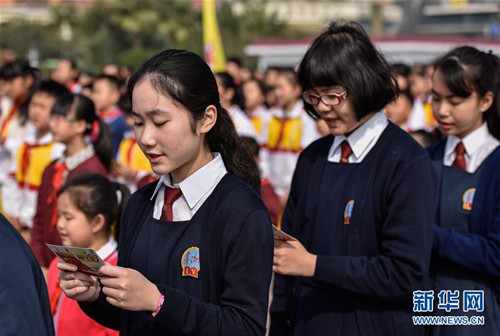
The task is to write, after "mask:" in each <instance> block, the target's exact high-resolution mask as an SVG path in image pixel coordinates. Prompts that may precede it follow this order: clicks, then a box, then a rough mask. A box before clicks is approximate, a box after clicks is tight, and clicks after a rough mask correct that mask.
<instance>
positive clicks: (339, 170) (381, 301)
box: [271, 22, 435, 336]
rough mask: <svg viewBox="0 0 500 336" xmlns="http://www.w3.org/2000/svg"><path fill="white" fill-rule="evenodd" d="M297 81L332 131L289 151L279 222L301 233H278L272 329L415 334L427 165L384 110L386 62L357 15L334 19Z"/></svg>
mask: <svg viewBox="0 0 500 336" xmlns="http://www.w3.org/2000/svg"><path fill="white" fill-rule="evenodd" d="M345 64H356V66H354V67H351V68H350V69H349V71H346V70H345ZM299 81H300V84H301V85H302V87H303V90H304V92H303V97H304V101H305V107H306V110H307V111H308V113H310V114H311V115H312V116H315V117H316V118H322V119H324V120H325V121H326V123H327V124H328V126H329V129H330V132H331V135H329V136H326V137H324V138H322V139H320V140H318V141H316V142H314V143H313V144H311V145H310V146H309V147H308V148H306V149H305V150H304V151H303V152H302V153H301V155H300V158H299V160H298V162H297V168H296V170H295V174H294V178H293V182H292V188H291V192H290V198H289V200H288V203H287V206H286V208H285V212H284V214H283V218H282V222H281V223H282V227H283V229H284V231H285V232H288V233H290V234H291V235H292V236H294V237H296V238H297V239H298V240H297V241H277V240H276V241H275V250H274V267H273V270H274V271H275V272H276V273H277V274H279V275H281V276H277V277H276V288H275V292H274V294H275V296H274V302H273V305H272V308H271V314H272V319H271V335H280V334H285V332H286V331H288V332H290V333H293V335H352V336H356V335H374V336H378V335H423V333H424V329H423V327H416V326H413V322H412V315H413V314H414V313H413V311H412V308H413V304H412V291H413V290H417V289H421V288H423V282H424V279H425V276H426V275H427V267H428V263H429V258H430V251H431V243H432V223H433V221H434V215H435V212H434V211H435V173H434V171H433V168H432V164H431V161H430V159H429V156H428V154H427V153H426V152H425V150H424V149H423V148H422V147H420V146H419V145H418V144H417V143H416V142H415V141H413V140H412V139H411V137H410V136H409V135H408V134H407V133H406V132H405V131H403V130H401V129H400V128H399V127H397V126H396V125H394V124H392V123H390V122H388V121H387V119H386V117H385V115H384V113H383V111H382V109H383V108H384V107H385V106H386V105H387V103H388V102H390V101H392V100H393V99H394V97H395V95H396V93H397V84H396V81H395V78H394V77H393V73H392V72H391V69H390V67H389V66H388V64H387V63H386V61H385V60H384V59H383V57H382V56H381V55H380V54H379V53H378V52H377V51H376V49H375V47H374V46H373V44H372V43H371V41H370V39H369V37H368V35H367V34H366V32H365V31H364V29H363V28H362V26H361V25H360V24H358V23H355V22H350V23H339V22H332V23H331V24H330V25H329V26H328V27H327V29H326V30H325V31H324V32H323V33H322V34H321V35H319V36H318V37H317V38H316V39H315V40H314V41H313V43H312V45H311V46H310V48H309V50H308V51H307V52H306V54H305V56H304V58H303V59H302V62H301V63H300V66H299ZM283 290H285V292H286V296H285V293H284V292H282V291H283Z"/></svg>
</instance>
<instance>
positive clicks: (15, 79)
mask: <svg viewBox="0 0 500 336" xmlns="http://www.w3.org/2000/svg"><path fill="white" fill-rule="evenodd" d="M0 78H2V80H3V84H2V88H3V90H4V93H5V95H6V96H7V97H8V98H10V99H11V100H12V105H11V107H10V109H9V110H8V111H2V115H1V116H0V118H1V119H0V197H1V198H2V202H1V203H2V207H3V209H10V208H11V207H12V206H13V205H12V204H11V203H10V201H11V199H10V197H9V195H11V194H12V193H13V192H15V189H16V181H15V179H14V176H12V175H10V176H9V175H8V173H9V172H12V171H13V170H14V169H15V168H14V166H15V157H16V154H17V152H18V150H19V147H20V146H21V144H22V142H23V139H24V138H25V137H26V136H27V135H28V134H29V133H33V132H34V131H33V128H32V127H31V125H30V123H29V120H28V105H29V102H30V99H31V96H32V94H33V91H34V88H35V87H36V86H37V84H38V81H39V72H38V70H37V69H34V68H32V67H31V66H30V65H29V64H28V62H26V61H22V60H16V61H12V62H9V63H6V64H5V65H4V66H3V67H2V68H1V69H0ZM16 224H17V223H16V222H14V223H13V225H16ZM17 229H19V230H20V229H21V228H20V227H19V226H17Z"/></svg>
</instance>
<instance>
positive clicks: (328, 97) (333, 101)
mask: <svg viewBox="0 0 500 336" xmlns="http://www.w3.org/2000/svg"><path fill="white" fill-rule="evenodd" d="M346 97H347V91H344V92H342V93H327V94H324V95H316V94H314V93H311V92H309V91H305V92H304V93H302V98H304V100H305V102H306V103H308V104H311V105H318V104H319V102H320V100H321V102H322V103H323V104H325V105H326V106H337V105H339V104H340V103H342V102H343V101H344V100H345V98H346Z"/></svg>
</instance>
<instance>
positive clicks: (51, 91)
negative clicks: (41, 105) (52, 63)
mask: <svg viewBox="0 0 500 336" xmlns="http://www.w3.org/2000/svg"><path fill="white" fill-rule="evenodd" d="M67 92H68V88H67V87H65V86H64V85H62V84H60V83H58V82H56V81H54V80H51V79H49V80H43V81H41V82H40V84H39V85H38V86H37V87H36V88H35V91H34V93H45V94H47V95H49V96H51V97H54V98H57V97H59V96H60V95H62V94H64V93H67Z"/></svg>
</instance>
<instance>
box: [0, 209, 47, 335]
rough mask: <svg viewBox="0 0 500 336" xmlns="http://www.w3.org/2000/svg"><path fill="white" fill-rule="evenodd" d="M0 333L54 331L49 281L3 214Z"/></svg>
mask: <svg viewBox="0 0 500 336" xmlns="http://www.w3.org/2000/svg"><path fill="white" fill-rule="evenodd" d="M0 312H1V313H0V335H33V336H49V335H54V326H53V324H52V314H51V313H50V304H49V297H48V292H47V285H46V283H45V279H44V277H43V274H42V270H41V269H40V265H39V264H38V262H37V261H36V258H35V256H34V255H33V253H32V252H31V249H30V247H29V246H28V244H26V242H25V241H24V239H23V237H21V235H20V234H19V233H18V232H17V231H16V229H14V227H13V226H12V225H10V223H9V222H7V220H6V219H5V217H4V216H2V215H1V214H0Z"/></svg>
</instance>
